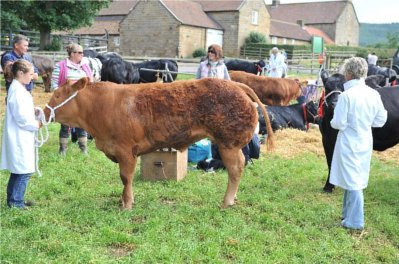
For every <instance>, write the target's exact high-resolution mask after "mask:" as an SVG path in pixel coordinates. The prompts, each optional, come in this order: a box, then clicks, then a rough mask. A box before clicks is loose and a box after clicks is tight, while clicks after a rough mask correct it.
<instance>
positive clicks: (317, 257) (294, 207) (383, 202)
mask: <svg viewBox="0 0 399 264" xmlns="http://www.w3.org/2000/svg"><path fill="white" fill-rule="evenodd" d="M48 96H49V95H47V94H44V93H42V92H40V91H35V93H34V98H35V102H36V103H37V104H39V105H43V101H46V99H47V98H48ZM2 98H4V89H2V90H1V92H0V100H1V101H2V100H3V99H2ZM3 116H4V104H1V123H3V119H4V117H3ZM1 126H2V125H1ZM49 130H50V139H49V141H48V142H47V143H46V144H45V145H44V146H43V147H42V148H41V149H40V169H41V171H42V173H43V176H42V177H38V176H37V175H35V176H34V177H33V178H32V179H31V181H30V184H29V186H28V190H27V194H26V198H27V199H33V200H35V201H36V206H34V207H32V208H31V209H30V210H28V211H20V210H16V209H9V208H7V207H6V206H5V198H6V193H5V190H6V185H7V181H8V175H9V173H8V172H6V171H1V172H0V204H1V208H0V213H1V214H0V217H1V233H0V263H399V221H398V220H399V199H398V190H399V160H398V156H399V147H398V146H397V147H396V148H393V149H391V150H389V151H387V152H384V153H375V155H374V156H373V160H372V166H371V177H370V183H369V187H368V188H367V189H366V190H365V217H366V228H365V230H364V231H363V232H362V233H355V232H351V231H347V230H345V229H343V228H341V227H340V216H341V215H340V211H341V201H342V190H340V189H337V190H336V191H335V192H334V193H333V194H324V193H322V192H321V189H322V186H323V184H324V181H325V178H326V174H327V166H326V162H325V158H324V154H323V151H322V148H321V140H320V133H319V131H318V128H317V127H312V128H311V129H310V130H309V132H303V131H296V130H284V131H280V132H278V133H276V140H277V141H276V143H277V149H276V151H275V152H274V153H268V152H266V150H265V149H264V147H262V155H261V158H260V159H259V160H255V161H254V164H251V165H249V166H247V167H246V169H245V172H244V175H243V177H242V181H241V185H240V188H239V192H238V204H237V205H236V206H234V207H232V208H228V209H220V207H219V206H220V204H221V201H222V198H223V195H224V192H225V189H226V183H227V173H226V172H225V171H220V172H217V173H204V172H201V171H196V170H189V171H188V174H187V176H186V178H185V179H183V180H182V181H180V182H174V181H158V182H147V181H144V180H142V179H141V177H140V170H139V166H138V168H137V169H136V174H135V175H136V177H135V181H134V188H135V198H136V199H135V200H136V204H135V206H134V208H133V209H132V210H130V211H121V210H120V209H119V198H120V195H121V192H122V183H121V181H120V179H119V171H118V166H117V164H114V163H112V162H111V161H110V160H108V159H107V158H106V157H105V156H104V154H103V153H101V152H99V151H98V150H97V149H96V148H95V143H94V142H90V143H89V155H88V156H83V155H82V154H81V153H80V151H79V148H78V146H77V145H76V144H72V143H71V144H70V145H69V149H68V154H67V156H66V157H61V156H59V155H58V154H57V151H58V130H59V124H51V125H50V126H49ZM190 167H192V164H190Z"/></svg>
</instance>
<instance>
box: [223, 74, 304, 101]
mask: <svg viewBox="0 0 399 264" xmlns="http://www.w3.org/2000/svg"><path fill="white" fill-rule="evenodd" d="M229 74H230V78H231V80H233V81H236V82H239V83H243V84H246V85H248V86H249V87H250V88H252V89H253V90H254V92H255V93H256V95H257V96H258V97H259V99H260V100H261V101H262V102H263V103H264V104H267V105H280V106H285V105H288V104H289V103H290V101H291V100H293V99H296V98H297V97H298V96H300V95H301V92H302V89H301V84H300V83H299V81H298V80H291V79H286V78H273V77H264V76H257V75H254V74H250V73H247V72H243V71H230V72H229Z"/></svg>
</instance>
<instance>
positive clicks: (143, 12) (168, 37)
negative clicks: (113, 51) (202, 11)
mask: <svg viewBox="0 0 399 264" xmlns="http://www.w3.org/2000/svg"><path fill="white" fill-rule="evenodd" d="M179 27H180V23H179V22H178V21H177V20H176V19H175V18H174V17H173V16H172V15H171V14H170V13H169V11H168V10H167V9H166V8H165V7H164V6H163V5H162V4H161V3H160V2H159V1H140V2H139V3H138V4H137V5H136V7H135V8H134V9H133V10H132V11H131V12H130V14H129V15H127V16H126V17H125V18H124V19H123V20H122V21H121V23H120V29H119V30H120V37H121V38H120V47H119V50H120V53H121V54H122V55H125V56H149V57H158V56H159V57H176V56H177V55H178V54H177V52H178V45H179Z"/></svg>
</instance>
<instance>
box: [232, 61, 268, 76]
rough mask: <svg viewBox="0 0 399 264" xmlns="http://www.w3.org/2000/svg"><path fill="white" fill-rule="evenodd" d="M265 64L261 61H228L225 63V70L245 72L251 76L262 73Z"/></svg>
mask: <svg viewBox="0 0 399 264" xmlns="http://www.w3.org/2000/svg"><path fill="white" fill-rule="evenodd" d="M265 66H266V63H265V62H264V61H263V60H260V61H258V62H249V61H245V60H229V61H228V62H226V67H227V70H229V71H245V72H248V73H253V74H260V73H262V69H263V67H265Z"/></svg>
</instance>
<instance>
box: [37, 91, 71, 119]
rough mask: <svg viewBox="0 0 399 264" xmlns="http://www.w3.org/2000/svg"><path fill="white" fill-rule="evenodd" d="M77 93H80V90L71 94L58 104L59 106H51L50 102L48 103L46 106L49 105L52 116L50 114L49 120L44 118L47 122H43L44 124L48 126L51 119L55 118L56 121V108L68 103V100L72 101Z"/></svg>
mask: <svg viewBox="0 0 399 264" xmlns="http://www.w3.org/2000/svg"><path fill="white" fill-rule="evenodd" d="M76 95H78V91H76V92H75V93H74V94H72V95H71V96H69V97H68V98H67V99H66V100H65V101H64V102H62V103H61V104H59V105H57V106H54V107H51V106H49V105H48V104H46V107H47V108H48V109H50V116H49V119H48V121H46V119H44V122H45V123H43V124H44V125H46V126H47V125H48V124H49V123H50V122H51V119H54V121H55V110H57V109H58V108H60V107H62V106H64V105H65V104H66V103H68V102H69V101H71V100H72V99H73V98H75V97H76Z"/></svg>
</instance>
